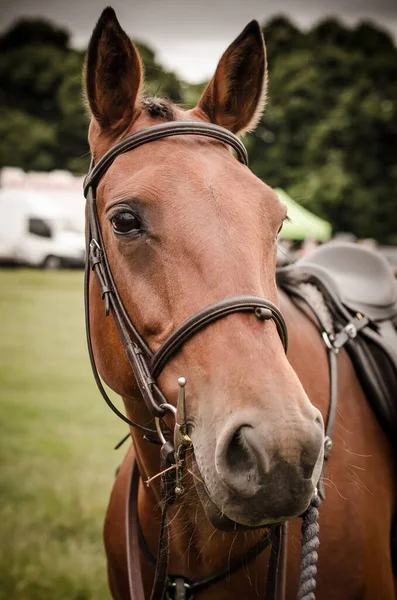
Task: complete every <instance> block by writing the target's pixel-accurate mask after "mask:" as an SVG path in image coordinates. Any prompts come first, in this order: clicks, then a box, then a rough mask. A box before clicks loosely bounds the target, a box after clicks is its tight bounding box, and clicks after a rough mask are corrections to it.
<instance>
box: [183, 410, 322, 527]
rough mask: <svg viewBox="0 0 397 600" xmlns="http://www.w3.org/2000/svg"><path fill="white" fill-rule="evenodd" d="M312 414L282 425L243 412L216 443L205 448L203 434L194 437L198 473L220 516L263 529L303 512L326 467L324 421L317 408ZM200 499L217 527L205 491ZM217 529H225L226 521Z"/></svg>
mask: <svg viewBox="0 0 397 600" xmlns="http://www.w3.org/2000/svg"><path fill="white" fill-rule="evenodd" d="M311 413H312V414H311V418H307V417H306V418H305V419H304V418H303V417H302V416H300V417H299V418H298V416H297V415H294V417H291V418H290V420H289V422H288V423H284V424H282V423H280V422H278V423H276V422H275V420H274V419H268V420H267V421H265V417H266V415H264V414H263V411H260V410H254V409H246V410H243V411H239V412H237V413H235V414H234V415H232V416H231V417H230V418H229V419H228V420H227V422H226V423H225V424H224V425H223V426H222V428H221V429H220V431H219V433H217V435H216V439H215V442H214V444H211V442H210V441H209V440H207V443H205V442H204V440H203V437H204V436H203V435H201V432H200V431H199V430H195V431H193V432H192V440H193V445H194V450H195V460H196V462H197V469H198V470H199V472H200V476H201V478H202V481H203V484H204V486H205V489H206V492H207V494H208V496H209V498H210V500H211V502H212V503H213V504H215V505H216V507H217V508H218V509H219V511H220V513H221V514H222V515H224V516H226V517H227V518H228V519H229V520H231V521H234V522H235V523H238V524H240V525H243V526H246V527H260V526H265V525H270V524H273V523H276V522H280V521H284V520H287V519H290V518H294V517H297V516H299V515H300V514H302V513H303V512H304V511H305V509H306V508H307V507H308V505H309V503H310V500H311V498H312V496H313V494H314V491H315V488H316V486H317V483H318V480H319V477H320V474H321V468H322V463H323V442H324V435H323V421H322V418H321V415H320V414H319V412H318V411H317V409H315V408H314V407H312V411H311ZM211 448H213V450H212V451H211ZM198 491H199V490H198ZM199 496H200V499H201V501H202V504H203V506H204V509H205V510H206V509H210V510H206V512H207V516H208V517H209V518H210V520H211V521H212V522H213V524H214V517H213V513H214V511H213V508H214V507H213V506H211V505H210V504H209V503H207V502H205V501H204V502H203V492H202V489H201V490H200V491H199ZM225 523H226V522H225ZM219 524H220V525H221V527H219ZM217 526H218V527H219V528H223V527H222V522H221V521H220V522H219V523H218V521H217ZM227 528H228V527H227Z"/></svg>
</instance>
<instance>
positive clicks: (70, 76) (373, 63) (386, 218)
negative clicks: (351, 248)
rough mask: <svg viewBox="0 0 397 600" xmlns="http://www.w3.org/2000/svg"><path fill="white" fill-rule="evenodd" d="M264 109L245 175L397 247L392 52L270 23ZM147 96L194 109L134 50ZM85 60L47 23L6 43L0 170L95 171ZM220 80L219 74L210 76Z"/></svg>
mask: <svg viewBox="0 0 397 600" xmlns="http://www.w3.org/2000/svg"><path fill="white" fill-rule="evenodd" d="M263 30H264V35H265V40H266V46H267V53H268V64H269V101H268V104H267V109H266V111H265V114H264V116H263V118H262V120H261V122H260V124H259V126H258V128H257V129H256V131H255V132H254V133H252V134H250V135H249V136H247V137H246V140H245V141H246V143H247V146H248V150H249V154H250V165H251V168H252V169H253V171H254V172H255V174H256V175H257V176H258V177H260V178H261V179H263V180H264V181H266V182H267V183H268V184H269V185H271V186H273V187H282V188H284V189H285V190H286V191H287V192H288V193H289V194H290V195H291V196H292V197H293V198H295V199H296V200H298V201H299V202H300V203H302V204H303V205H305V206H307V207H308V208H309V209H310V210H312V211H313V212H315V213H316V214H318V215H320V216H322V217H324V218H326V219H327V220H329V221H330V222H331V223H332V225H333V228H334V230H339V231H340V230H342V231H352V232H353V233H355V234H356V235H357V236H359V237H374V238H376V239H377V240H378V241H380V242H382V243H394V244H397V216H396V213H397V211H396V206H397V203H396V193H397V48H396V45H395V43H394V41H393V39H392V38H391V37H390V36H389V35H388V34H387V33H385V32H384V31H382V30H380V29H378V28H377V27H376V26H375V25H373V24H369V23H362V24H360V25H358V26H357V27H355V28H348V27H346V26H344V25H343V24H342V23H341V22H339V21H338V20H336V19H327V20H324V21H322V22H321V23H320V24H318V25H316V26H314V27H313V28H312V29H311V30H309V31H301V30H300V29H298V28H297V27H296V26H295V25H294V24H292V23H291V22H290V21H289V20H288V19H286V18H284V17H280V18H276V19H273V20H271V21H270V22H268V23H267V24H266V25H265V26H264V28H263ZM137 46H138V48H139V51H140V53H141V56H142V58H143V61H144V64H145V70H146V77H147V81H148V88H149V91H150V92H151V93H153V94H155V95H160V96H168V97H169V98H171V99H172V100H174V101H175V102H182V103H184V104H186V105H188V106H192V105H194V104H195V103H196V101H197V100H198V98H199V96H200V94H201V91H202V89H203V88H204V85H205V82H203V83H202V84H197V85H191V84H188V83H186V82H184V81H182V80H181V79H180V78H178V76H177V75H176V74H175V73H173V72H170V71H167V70H166V69H164V67H163V66H162V65H161V64H160V63H159V61H158V59H157V57H156V55H155V53H154V52H153V50H152V49H151V48H150V47H149V46H147V45H145V44H143V43H137ZM83 62H84V52H82V51H79V50H76V49H74V48H72V47H71V44H70V36H69V34H68V32H67V31H65V30H64V29H62V28H59V27H57V26H56V25H54V24H52V23H50V22H47V21H45V20H37V19H36V20H32V19H29V20H20V21H18V22H16V23H15V24H14V25H12V26H11V27H10V28H9V29H8V30H7V31H5V32H4V33H3V35H2V36H1V37H0V82H1V83H0V166H19V167H22V168H23V169H26V170H53V169H68V170H70V171H73V172H75V173H84V172H85V171H86V170H87V167H88V156H89V151H88V145H87V141H86V139H87V124H88V118H87V114H86V109H85V107H84V102H83V99H82V94H81V71H82V65H83ZM214 69H215V64H214Z"/></svg>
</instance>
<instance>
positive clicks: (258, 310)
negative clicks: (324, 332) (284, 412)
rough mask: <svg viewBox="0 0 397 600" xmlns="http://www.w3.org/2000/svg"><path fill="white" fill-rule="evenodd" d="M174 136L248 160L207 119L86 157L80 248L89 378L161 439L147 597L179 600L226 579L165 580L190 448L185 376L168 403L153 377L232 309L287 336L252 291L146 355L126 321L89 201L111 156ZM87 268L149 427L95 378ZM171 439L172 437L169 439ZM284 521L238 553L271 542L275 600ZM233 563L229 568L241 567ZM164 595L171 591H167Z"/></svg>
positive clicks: (134, 567)
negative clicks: (170, 519) (168, 420)
mask: <svg viewBox="0 0 397 600" xmlns="http://www.w3.org/2000/svg"><path fill="white" fill-rule="evenodd" d="M177 135H198V136H205V137H209V138H212V139H214V140H217V141H219V142H222V143H223V144H227V145H229V146H231V147H232V148H233V149H234V150H235V152H236V155H237V159H238V160H239V161H240V162H241V163H242V164H243V165H246V166H247V165H248V156H247V152H246V149H245V147H244V145H243V143H242V142H241V141H240V139H239V138H238V137H237V136H235V135H234V134H233V133H231V132H229V131H228V130H226V129H224V128H222V127H219V126H218V125H214V124H211V123H202V122H198V121H187V122H184V121H181V122H178V121H177V122H167V123H163V124H161V125H155V126H153V127H150V128H147V129H144V130H141V131H138V132H137V133H134V134H132V135H129V136H128V137H126V138H124V139H122V140H121V141H120V142H118V143H116V144H115V145H114V146H112V147H111V148H110V150H108V151H107V152H106V154H105V155H104V156H103V157H102V158H101V159H100V160H99V161H98V163H97V164H95V165H94V163H93V160H91V165H90V169H89V173H88V175H87V177H86V179H85V181H84V194H85V196H86V199H87V220H88V223H87V230H86V246H87V259H86V269H85V284H84V289H85V294H84V295H85V321H86V335H87V345H88V351H89V357H90V362H91V367H92V371H93V374H94V378H95V381H96V384H97V386H98V388H99V391H100V392H101V394H102V396H103V398H104V400H105V402H106V403H107V404H108V406H109V407H110V408H111V409H112V411H113V412H114V413H115V414H116V415H117V416H118V417H119V418H120V419H122V420H123V421H124V422H125V423H127V424H128V425H129V426H130V427H134V428H136V429H138V430H140V431H141V432H143V434H144V438H145V439H146V440H147V441H149V442H152V443H157V444H159V443H160V463H161V465H160V466H161V489H162V500H161V505H162V506H161V508H162V518H161V523H160V538H159V546H158V554H157V559H156V560H155V563H156V572H155V577H154V583H153V588H152V593H151V600H163V598H165V597H174V598H178V600H180V599H181V600H182V599H183V598H186V597H187V596H189V597H191V594H192V593H193V592H195V593H198V592H199V591H201V590H202V589H204V588H205V587H208V585H211V584H212V583H216V582H218V581H220V580H221V579H223V578H225V577H226V576H227V575H228V573H229V572H230V568H228V569H227V570H225V571H224V572H222V573H218V574H215V575H214V576H213V577H209V578H207V579H206V580H205V581H204V580H203V581H202V582H188V581H187V580H186V579H184V578H180V577H174V578H170V576H169V574H168V551H169V550H168V548H169V543H168V541H169V540H168V524H167V511H168V508H169V506H170V505H171V504H173V503H174V502H175V501H176V499H177V497H178V496H180V495H182V494H183V491H184V490H183V485H182V478H183V464H184V460H185V455H186V452H187V451H188V450H191V449H192V443H191V440H190V437H189V430H188V423H187V418H186V407H185V391H184V390H185V384H186V380H185V379H184V378H180V379H179V380H178V383H179V396H178V402H177V407H176V408H175V407H174V406H173V405H172V404H170V403H169V402H168V400H167V399H166V398H165V396H164V395H163V393H162V391H161V389H160V387H159V386H158V384H157V381H156V380H157V378H158V376H159V375H160V373H161V372H162V370H163V369H164V367H165V366H166V365H167V364H168V362H169V361H170V360H171V359H172V357H173V356H174V355H175V354H176V353H177V352H178V351H179V350H180V349H181V348H182V346H183V345H184V344H185V343H186V342H187V341H188V340H189V339H191V338H192V337H193V336H194V335H196V334H197V333H198V332H200V331H201V330H202V329H204V328H206V327H207V326H209V325H210V324H211V323H213V322H215V321H217V320H218V319H221V318H224V317H226V316H228V315H230V314H233V313H236V312H246V313H252V315H253V316H254V317H255V318H256V319H258V320H259V321H273V323H274V324H275V326H276V328H277V331H278V334H279V337H280V339H281V342H282V344H283V347H284V350H285V351H286V350H287V344H288V336H287V327H286V323H285V320H284V317H283V315H282V313H281V312H280V310H279V309H278V308H277V306H275V305H274V304H273V303H272V302H270V301H269V300H267V299H266V298H261V297H256V296H233V297H230V298H226V299H224V300H221V301H219V302H216V303H214V304H211V305H210V306H207V307H206V308H204V309H203V310H201V311H199V312H197V313H195V314H194V315H192V316H191V317H189V318H188V319H187V320H186V321H184V322H183V323H182V324H181V325H180V326H179V327H178V328H177V329H176V330H175V331H174V332H173V333H172V334H171V335H170V336H169V337H168V338H167V339H166V341H165V342H164V343H163V344H162V345H161V346H160V348H159V349H158V350H157V352H155V353H152V351H151V350H150V348H149V346H148V345H147V343H146V342H145V340H144V339H143V338H142V336H141V335H140V333H139V331H138V329H137V328H136V327H135V325H134V324H133V322H132V321H131V319H130V317H129V315H128V312H127V311H126V309H125V307H124V304H123V302H122V300H121V297H120V295H119V292H118V289H117V286H116V284H115V280H114V278H113V275H112V270H111V266H110V262H109V258H108V255H107V252H106V248H105V245H104V241H103V235H102V230H101V225H100V221H99V216H98V210H97V204H96V190H97V186H98V184H99V182H100V180H101V178H102V177H103V176H104V175H105V173H106V172H107V170H108V169H109V168H110V167H111V165H112V164H113V162H114V160H115V159H116V158H117V157H118V156H120V155H121V154H124V153H125V152H130V151H131V150H134V149H135V148H138V147H139V146H142V145H143V144H147V143H149V142H155V141H158V140H161V139H164V138H167V137H171V136H177ZM91 271H93V272H94V274H95V277H96V281H97V283H98V284H99V288H100V291H101V296H102V299H103V302H104V305H105V315H106V316H108V315H109V314H110V313H112V316H113V319H114V322H115V324H116V327H117V330H118V332H119V335H120V338H121V341H122V343H123V347H124V351H125V353H126V356H127V358H128V361H129V364H130V366H131V369H132V373H133V376H134V378H135V380H136V382H137V385H138V387H139V390H140V392H141V394H142V397H143V400H144V402H145V404H146V407H147V409H148V411H149V413H150V415H151V416H152V418H153V419H154V422H155V425H156V426H155V428H149V427H146V426H144V425H141V424H139V423H136V422H134V421H132V420H130V419H129V418H128V417H127V416H125V415H124V414H123V413H122V412H121V411H120V410H119V409H118V408H117V407H116V406H115V405H114V404H113V402H112V401H111V400H110V398H109V396H108V394H107V393H106V390H105V388H104V386H103V384H102V381H101V378H100V376H99V373H98V369H97V366H96V362H95V356H94V351H93V345H92V339H91V329H90V297H89V292H90V273H91ZM167 412H172V414H173V416H174V418H175V428H174V432H173V439H172V436H170V434H169V432H166V433H165V429H166V428H165V425H164V423H163V419H164V416H165V415H166V413H167ZM170 437H171V439H170ZM139 480H140V474H139V471H138V467H137V465H136V464H135V465H134V467H133V471H132V473H131V482H130V488H129V497H128V499H127V524H126V526H127V554H128V557H127V559H128V560H127V563H128V577H129V588H130V599H131V600H144V599H145V595H144V589H143V583H142V576H141V573H140V569H139V560H140V549H142V546H144V543H143V540H142V535H141V534H140V533H139V532H140V527H139V522H138V511H137V494H138V486H139ZM286 532H287V529H286V524H280V525H276V526H273V527H272V528H271V529H270V533H269V535H268V536H266V538H263V539H262V540H260V542H259V543H258V544H257V546H255V547H254V548H251V549H250V550H249V551H248V553H247V554H246V555H245V556H244V557H243V559H244V560H243V563H244V564H247V562H249V561H250V560H252V559H254V558H255V557H256V556H257V555H258V554H259V553H260V552H261V551H262V550H264V549H265V548H266V547H267V546H268V544H269V543H270V542H271V543H272V552H271V556H270V562H269V574H268V579H267V584H266V600H282V599H283V598H284V596H285V570H286ZM243 563H241V564H240V563H239V564H238V565H237V566H235V568H234V570H233V566H232V571H233V572H234V571H236V570H237V569H238V568H240V567H241V566H242V564H243ZM170 594H171V595H170Z"/></svg>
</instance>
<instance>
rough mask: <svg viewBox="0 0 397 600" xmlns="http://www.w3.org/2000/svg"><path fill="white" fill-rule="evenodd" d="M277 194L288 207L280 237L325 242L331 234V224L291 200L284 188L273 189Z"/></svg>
mask: <svg viewBox="0 0 397 600" xmlns="http://www.w3.org/2000/svg"><path fill="white" fill-rule="evenodd" d="M275 192H276V194H277V196H278V197H279V199H280V201H281V202H283V204H286V206H287V208H288V217H289V218H290V219H291V220H290V221H286V222H285V223H284V225H283V228H282V230H281V232H280V235H279V237H280V239H287V240H305V239H307V238H310V239H313V240H316V241H318V242H326V241H328V240H329V239H330V237H331V234H332V227H331V224H330V223H328V222H327V221H324V219H320V217H316V215H313V213H311V212H310V211H308V210H307V208H304V207H303V206H301V205H300V204H298V203H297V202H295V200H292V198H290V197H289V196H288V194H287V193H286V192H284V190H282V189H280V188H278V189H276V190H275Z"/></svg>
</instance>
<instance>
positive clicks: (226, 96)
mask: <svg viewBox="0 0 397 600" xmlns="http://www.w3.org/2000/svg"><path fill="white" fill-rule="evenodd" d="M266 87H267V64H266V49H265V43H264V40H263V35H262V31H261V28H260V26H259V23H258V22H257V21H251V23H249V24H248V25H247V27H246V28H245V29H244V31H242V32H241V33H240V35H239V36H238V38H236V39H235V40H234V42H233V43H232V44H231V45H230V46H229V48H228V49H227V50H226V52H225V53H224V54H223V56H222V58H221V59H220V61H219V64H218V66H217V69H216V72H215V75H214V77H213V78H212V79H211V81H210V82H209V84H208V86H207V87H206V89H205V90H204V92H203V95H202V97H201V99H200V102H199V104H198V107H199V108H200V109H201V110H202V111H204V113H205V114H206V115H207V116H208V117H209V119H210V120H211V121H212V122H213V123H217V124H218V125H222V126H223V127H226V129H229V130H230V131H232V132H233V133H244V132H246V131H249V130H252V129H253V128H254V127H255V126H256V124H257V123H258V121H259V119H260V117H261V115H262V112H263V109H264V104H265V100H266Z"/></svg>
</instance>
